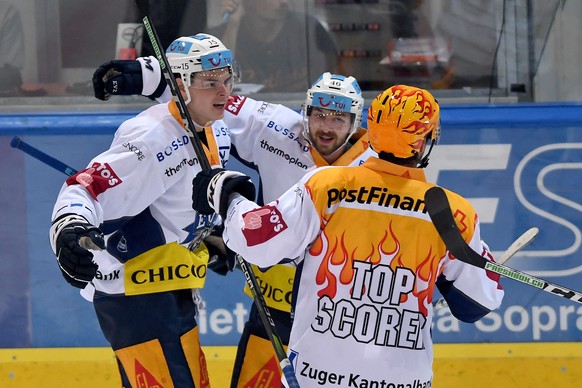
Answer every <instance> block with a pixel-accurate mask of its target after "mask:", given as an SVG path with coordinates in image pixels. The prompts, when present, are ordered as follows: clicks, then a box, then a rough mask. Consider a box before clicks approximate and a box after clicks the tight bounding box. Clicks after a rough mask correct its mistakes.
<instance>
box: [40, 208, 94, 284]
mask: <svg viewBox="0 0 582 388" xmlns="http://www.w3.org/2000/svg"><path fill="white" fill-rule="evenodd" d="M50 239H51V247H52V248H53V252H54V253H55V255H56V256H57V263H58V265H59V268H60V269H61V272H62V274H63V277H64V278H65V280H66V281H67V282H68V283H70V284H71V285H72V286H74V287H77V288H85V286H86V285H87V283H89V282H90V281H91V280H93V278H94V277H95V274H96V273H97V264H95V263H94V262H93V253H91V252H89V250H88V249H95V250H101V249H104V248H105V241H104V240H103V233H102V232H101V230H99V228H97V227H95V226H93V225H91V224H90V223H88V222H87V220H86V219H85V218H84V217H81V216H79V215H76V214H66V215H64V216H61V217H60V218H58V219H56V220H55V221H54V222H53V224H52V226H51V229H50Z"/></svg>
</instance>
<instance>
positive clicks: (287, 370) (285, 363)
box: [236, 254, 299, 388]
mask: <svg viewBox="0 0 582 388" xmlns="http://www.w3.org/2000/svg"><path fill="white" fill-rule="evenodd" d="M236 258H237V260H238V262H239V265H240V267H241V269H242V271H243V273H244V275H245V280H246V281H247V284H248V286H249V289H250V291H251V294H252V295H253V299H254V300H255V304H256V305H257V310H258V311H259V315H260V316H261V321H262V322H263V326H265V330H266V331H267V335H268V336H269V339H270V340H271V343H272V344H273V348H274V349H275V354H276V355H277V358H278V359H279V365H280V366H281V369H282V370H283V374H284V375H285V380H287V384H289V387H290V388H295V387H297V388H299V383H298V382H297V378H296V377H295V371H294V369H293V365H291V361H290V360H289V358H288V357H287V352H286V351H285V347H284V346H283V341H282V340H281V337H280V336H279V334H278V333H277V328H276V327H275V322H274V321H273V317H272V316H271V313H270V310H269V307H268V306H267V302H265V298H264V297H263V294H262V293H261V289H260V288H259V287H260V286H259V283H258V282H257V278H256V277H255V275H254V273H253V269H252V268H251V267H250V266H249V264H248V262H247V261H246V260H245V259H244V258H243V257H242V256H241V255H239V254H237V255H236Z"/></svg>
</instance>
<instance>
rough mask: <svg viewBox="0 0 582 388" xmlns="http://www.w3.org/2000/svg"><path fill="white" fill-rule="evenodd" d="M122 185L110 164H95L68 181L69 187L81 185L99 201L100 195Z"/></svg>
mask: <svg viewBox="0 0 582 388" xmlns="http://www.w3.org/2000/svg"><path fill="white" fill-rule="evenodd" d="M120 183H121V179H120V178H119V177H118V176H117V174H116V173H115V171H113V169H112V168H111V166H110V165H109V164H108V163H99V162H95V163H93V165H92V166H91V167H89V168H87V169H85V170H83V171H80V172H79V173H77V174H75V175H73V176H72V177H70V178H69V179H67V184H68V185H75V184H78V185H81V186H83V187H84V188H85V189H87V191H88V192H89V193H90V194H91V196H92V197H93V198H94V199H97V196H98V195H99V194H102V193H104V192H105V191H106V190H108V189H110V188H112V187H115V186H117V185H119V184H120Z"/></svg>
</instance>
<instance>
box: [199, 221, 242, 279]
mask: <svg viewBox="0 0 582 388" xmlns="http://www.w3.org/2000/svg"><path fill="white" fill-rule="evenodd" d="M204 244H205V245H206V248H208V255H209V256H210V259H209V260H208V268H210V269H211V270H212V271H214V272H216V273H217V274H219V275H226V274H227V273H228V272H231V271H232V270H234V268H235V267H236V253H235V252H234V251H232V250H230V249H229V248H228V247H227V246H226V245H225V244H224V241H223V240H222V228H220V229H219V230H214V231H213V232H212V234H211V235H209V236H208V237H206V238H205V239H204Z"/></svg>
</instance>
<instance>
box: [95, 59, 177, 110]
mask: <svg viewBox="0 0 582 388" xmlns="http://www.w3.org/2000/svg"><path fill="white" fill-rule="evenodd" d="M166 87H167V83H166V80H165V79H164V76H163V74H162V72H161V70H160V65H159V63H158V61H157V60H155V59H154V58H153V57H143V58H141V57H140V58H138V59H137V60H135V61H134V60H124V59H116V60H113V61H109V62H107V63H104V64H102V65H101V66H99V67H98V68H97V70H95V72H94V73H93V92H94V93H95V97H96V98H98V99H100V100H103V101H106V100H108V99H109V98H110V97H111V96H112V95H123V96H129V95H133V94H141V95H143V96H146V97H148V98H150V99H152V100H154V99H156V98H158V97H160V96H161V95H162V93H163V92H164V90H165V89H166Z"/></svg>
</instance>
